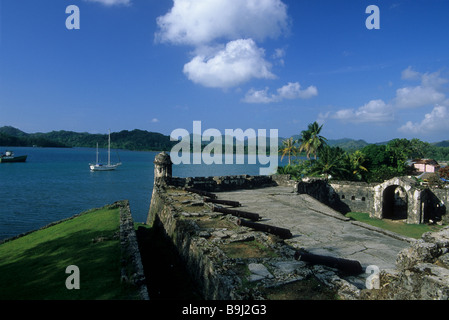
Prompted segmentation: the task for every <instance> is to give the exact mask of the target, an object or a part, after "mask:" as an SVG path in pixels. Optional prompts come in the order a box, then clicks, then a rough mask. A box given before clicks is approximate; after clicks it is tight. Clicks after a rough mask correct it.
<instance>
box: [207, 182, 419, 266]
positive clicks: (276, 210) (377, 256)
mask: <svg viewBox="0 0 449 320" xmlns="http://www.w3.org/2000/svg"><path fill="white" fill-rule="evenodd" d="M216 194H217V196H218V199H223V200H234V201H239V202H240V203H241V204H242V207H240V208H238V209H239V210H241V211H248V212H253V213H258V214H259V215H260V216H261V217H262V220H261V221H259V222H260V223H264V224H269V225H273V226H277V227H282V228H287V229H290V231H291V233H292V234H293V237H292V238H291V239H288V240H286V241H285V242H287V243H288V244H289V245H291V246H293V247H295V248H297V249H299V248H304V249H306V250H307V251H309V252H311V253H315V254H321V255H328V256H334V257H338V258H345V259H351V260H357V261H359V262H360V264H361V265H362V267H363V268H364V269H365V268H366V267H368V266H370V265H375V266H377V267H378V268H379V269H380V270H383V269H394V267H395V261H396V256H397V254H398V253H399V251H401V250H402V249H404V248H407V247H409V246H410V243H408V242H407V241H402V240H399V239H396V238H394V237H391V236H388V235H385V234H382V233H379V232H377V231H373V230H369V229H367V228H364V227H361V226H359V225H355V224H353V223H351V221H350V220H349V219H347V218H345V217H344V216H343V215H342V214H340V213H338V212H336V211H334V210H333V209H331V208H329V207H327V206H325V205H323V204H321V203H320V202H318V201H317V200H315V199H313V198H312V197H310V196H308V195H304V194H295V193H293V191H292V188H290V187H272V188H263V189H253V190H239V191H232V192H218V193H216Z"/></svg>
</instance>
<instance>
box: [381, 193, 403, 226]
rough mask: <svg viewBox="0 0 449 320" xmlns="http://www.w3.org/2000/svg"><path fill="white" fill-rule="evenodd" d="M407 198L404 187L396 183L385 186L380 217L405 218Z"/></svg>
mask: <svg viewBox="0 0 449 320" xmlns="http://www.w3.org/2000/svg"><path fill="white" fill-rule="evenodd" d="M407 207H408V199H407V192H406V191H405V189H404V188H403V187H401V186H398V185H391V186H388V187H387V188H385V190H384V191H383V196H382V217H383V218H384V219H392V220H403V219H407Z"/></svg>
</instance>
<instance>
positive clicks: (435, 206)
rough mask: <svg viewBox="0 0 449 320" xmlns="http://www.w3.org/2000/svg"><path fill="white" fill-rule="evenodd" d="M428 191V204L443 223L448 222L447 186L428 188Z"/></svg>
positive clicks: (448, 190)
mask: <svg viewBox="0 0 449 320" xmlns="http://www.w3.org/2000/svg"><path fill="white" fill-rule="evenodd" d="M428 193H429V194H428V198H429V199H430V203H429V204H428V205H430V206H431V207H432V211H433V212H434V214H435V215H436V217H437V218H439V217H441V221H442V223H443V224H449V188H441V189H435V188H430V189H429V192H428Z"/></svg>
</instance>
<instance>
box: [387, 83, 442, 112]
mask: <svg viewBox="0 0 449 320" xmlns="http://www.w3.org/2000/svg"><path fill="white" fill-rule="evenodd" d="M444 99H445V95H444V94H443V93H441V92H438V91H437V90H436V89H435V88H433V87H428V86H416V87H405V88H401V89H398V90H397V91H396V98H395V102H396V106H397V107H399V108H418V107H422V106H426V105H432V104H435V103H438V102H441V101H443V100H444Z"/></svg>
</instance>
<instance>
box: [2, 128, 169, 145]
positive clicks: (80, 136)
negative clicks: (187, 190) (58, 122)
mask: <svg viewBox="0 0 449 320" xmlns="http://www.w3.org/2000/svg"><path fill="white" fill-rule="evenodd" d="M97 143H98V145H99V146H100V147H106V146H107V144H108V135H107V134H91V133H87V132H82V133H79V132H73V131H64V130H62V131H52V132H49V133H40V132H39V133H25V132H23V131H21V130H19V129H16V128H13V127H1V128H0V145H1V146H29V147H31V146H38V147H67V148H71V147H91V148H93V147H96V145H97ZM174 144H175V142H172V141H170V137H169V136H165V135H163V134H160V133H155V132H148V131H144V130H138V129H135V130H132V131H128V130H123V131H120V132H113V133H111V148H114V149H127V150H139V151H144V150H146V151H163V150H165V151H168V150H170V149H171V148H172V146H173V145H174Z"/></svg>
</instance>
